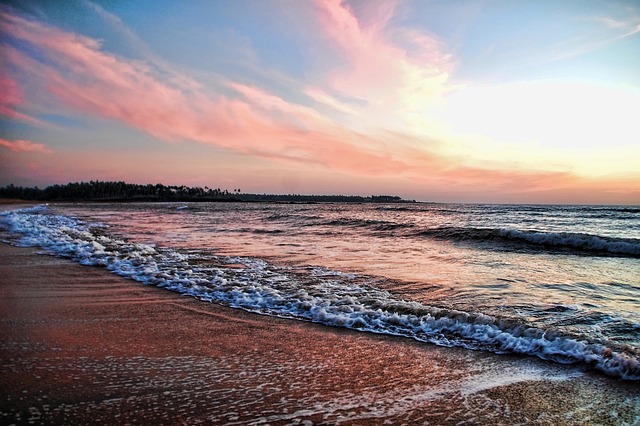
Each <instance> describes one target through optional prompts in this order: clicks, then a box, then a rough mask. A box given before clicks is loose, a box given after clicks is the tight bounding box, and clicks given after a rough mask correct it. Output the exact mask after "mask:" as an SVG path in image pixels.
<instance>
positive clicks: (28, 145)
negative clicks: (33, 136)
mask: <svg viewBox="0 0 640 426" xmlns="http://www.w3.org/2000/svg"><path fill="white" fill-rule="evenodd" d="M0 146H3V147H5V148H9V149H10V150H11V151H14V152H39V153H41V154H52V153H53V151H52V150H51V149H50V148H49V147H47V146H46V145H44V144H41V143H36V142H31V141H28V140H22V139H18V140H14V141H10V140H7V139H2V138H0Z"/></svg>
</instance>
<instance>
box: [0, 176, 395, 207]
mask: <svg viewBox="0 0 640 426" xmlns="http://www.w3.org/2000/svg"><path fill="white" fill-rule="evenodd" d="M0 198H13V199H21V200H31V201H114V202H115V201H249V202H260V201H262V202H267V201H270V202H301V203H309V202H360V203H367V202H369V203H371V202H374V203H398V202H405V201H404V200H403V199H402V198H400V197H397V196H392V195H372V196H370V197H362V196H359V195H300V194H286V195H284V194H244V193H242V192H241V190H240V189H233V190H232V191H231V192H229V191H228V190H223V189H220V188H209V187H207V186H205V187H204V188H202V187H199V186H194V187H189V186H184V185H181V186H175V185H163V184H161V183H157V184H155V185H154V184H146V185H140V184H132V183H126V182H122V181H117V182H115V181H113V182H111V181H107V182H103V181H97V180H96V181H93V180H92V181H90V182H73V183H67V184H66V185H51V186H47V187H46V188H44V189H40V188H38V187H37V186H36V187H22V186H14V185H13V184H10V185H7V186H5V187H2V188H0Z"/></svg>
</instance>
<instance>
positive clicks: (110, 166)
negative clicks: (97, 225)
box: [0, 0, 640, 205]
mask: <svg viewBox="0 0 640 426" xmlns="http://www.w3.org/2000/svg"><path fill="white" fill-rule="evenodd" d="M0 89H1V90H0V186H4V185H8V184H11V183H13V184H15V185H20V186H35V185H37V186H39V187H44V186H47V185H51V184H64V183H67V182H76V181H89V180H124V181H126V182H130V183H143V184H144V183H163V184H166V185H188V186H203V187H204V186H209V187H211V188H222V189H228V190H229V191H231V190H232V189H241V190H242V192H246V193H286V194H291V193H295V194H345V195H372V194H375V195H378V194H389V195H398V196H401V197H403V198H407V199H415V200H420V201H437V202H496V203H584V204H634V205H637V204H640V3H638V2H637V1H635V0H629V1H622V0H621V1H614V0H606V1H597V0H563V1H555V0H531V1H529V0H516V1H513V0H484V1H483V0H468V1H466V0H405V1H401V0H397V1H388V0H387V1H376V0H366V1H365V0H360V1H339V0H300V1H298V0H250V1H249V0H191V1H189V2H181V1H161V0H138V1H133V2H132V1H125V0H110V1H89V0H76V1H74V0H69V1H55V2H51V1H44V0H41V1H33V0H20V1H4V2H2V4H0Z"/></svg>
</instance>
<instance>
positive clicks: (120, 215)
mask: <svg viewBox="0 0 640 426" xmlns="http://www.w3.org/2000/svg"><path fill="white" fill-rule="evenodd" d="M0 227H1V231H2V232H1V235H0V238H2V240H3V241H5V242H8V243H10V244H14V245H18V246H26V247H41V248H42V250H43V251H44V252H46V253H49V254H54V255H56V256H62V257H65V258H70V259H72V260H74V261H76V262H79V263H81V264H83V265H87V266H99V267H104V268H106V269H108V270H109V271H111V272H113V273H115V274H118V275H120V276H123V277H126V278H129V279H131V280H134V281H138V282H140V283H143V284H146V285H153V286H157V287H161V288H165V289H167V290H170V291H173V292H176V293H179V294H182V295H189V296H193V297H195V298H197V299H199V300H201V301H202V303H211V302H212V303H218V304H222V305H226V306H229V307H232V308H237V309H243V310H246V311H250V312H256V313H259V314H263V315H270V316H277V317H283V318H289V319H292V320H299V321H311V322H315V323H320V324H325V325H327V326H333V327H344V328H349V329H355V330H359V331H362V332H369V333H380V334H388V335H395V336H403V337H406V338H409V339H414V340H417V341H420V342H424V343H425V344H435V345H439V346H445V347H458V348H465V349H468V350H474V351H488V352H492V353H496V354H518V355H521V356H525V357H537V358H541V359H544V360H548V361H550V362H555V363H562V364H572V365H575V368H576V369H577V370H594V371H597V372H598V373H601V374H605V375H608V376H611V377H612V378H613V379H622V380H640V207H628V206H545V205H485V204H431V203H397V204H395V203H394V204H375V203H371V204H351V203H326V204H325V203H322V204H270V203H186V204H175V203H119V204H109V203H95V204H91V203H89V204H52V205H39V206H35V207H30V208H25V209H19V210H11V211H6V212H3V213H1V214H0Z"/></svg>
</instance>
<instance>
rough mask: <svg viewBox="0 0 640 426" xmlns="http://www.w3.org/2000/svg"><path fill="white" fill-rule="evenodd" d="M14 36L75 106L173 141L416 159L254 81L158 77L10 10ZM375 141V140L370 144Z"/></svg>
mask: <svg viewBox="0 0 640 426" xmlns="http://www.w3.org/2000/svg"><path fill="white" fill-rule="evenodd" d="M4 19H5V20H6V21H8V25H6V26H5V28H6V30H8V31H9V32H10V33H11V34H12V36H13V37H15V38H20V39H22V40H25V41H28V42H29V43H31V44H32V45H33V46H34V47H36V48H38V49H40V52H41V54H43V55H45V56H46V58H47V61H46V62H45V61H43V62H38V61H36V60H35V59H33V58H31V57H28V56H26V55H25V54H23V53H21V52H18V51H16V50H11V49H9V48H6V47H4V48H3V50H4V56H5V57H6V58H8V59H9V60H10V61H11V62H12V63H13V64H14V65H15V66H18V67H21V68H23V69H24V70H25V72H30V73H34V74H36V75H37V77H38V78H40V79H41V80H42V81H43V82H44V84H45V85H46V87H47V88H48V90H49V91H50V92H51V93H53V94H54V95H56V96H57V97H58V98H59V99H61V100H63V101H64V102H65V103H66V104H67V105H68V106H71V107H73V108H75V109H77V110H79V111H82V112H85V113H87V112H88V113H92V114H94V115H96V116H98V117H104V118H110V119H115V120H118V121H121V122H124V123H126V124H128V125H130V126H132V127H135V128H137V129H140V130H142V131H145V132H147V133H150V134H152V135H153V136H155V137H158V138H160V139H163V140H167V141H180V140H193V141H198V142H202V143H207V144H213V145H216V146H219V147H222V148H226V149H229V150H234V151H237V152H241V153H245V154H251V155H259V156H263V157H267V158H280V159H287V160H298V161H299V160H302V161H305V162H311V163H316V164H318V165H322V166H325V167H329V168H337V169H349V171H351V172H354V173H365V174H367V173H376V174H377V173H397V172H398V171H400V170H406V169H408V168H410V167H411V166H410V165H408V164H405V162H404V161H403V160H401V159H397V158H391V156H390V155H389V154H388V153H387V152H376V151H375V147H376V146H379V145H380V144H379V143H377V142H376V141H374V140H373V139H371V140H366V139H367V137H365V136H363V135H359V134H357V133H354V132H350V131H348V130H347V129H343V128H340V127H339V126H336V125H334V124H332V123H331V122H330V121H329V120H327V119H326V118H324V117H323V116H321V115H320V114H318V113H316V112H315V111H314V110H312V109H310V108H308V107H304V106H302V105H298V104H294V103H290V102H287V101H285V100H284V99H282V98H280V97H278V96H275V95H272V94H270V93H267V92H265V91H264V90H261V89H259V88H256V87H250V86H247V85H242V84H238V83H229V87H231V88H232V89H234V90H235V91H236V92H237V93H238V94H239V95H241V97H240V98H239V99H231V98H228V97H224V96H216V95H211V94H207V93H205V92H203V91H194V90H193V87H192V86H191V87H189V88H183V87H180V86H179V85H175V84H174V85H170V84H169V83H167V82H164V81H162V80H160V79H159V78H157V77H156V76H155V75H154V73H153V69H151V68H150V67H149V66H147V65H146V64H142V63H137V62H134V61H127V60H125V59H124V58H120V57H117V56H115V55H110V54H107V53H105V52H103V51H101V50H100V45H99V43H98V42H96V41H95V40H92V39H89V38H86V37H82V36H77V35H75V34H70V33H67V32H64V31H62V30H58V29H55V28H52V27H48V26H45V25H42V24H38V23H35V22H31V21H27V20H25V19H23V18H20V17H17V16H12V15H8V16H7V15H6V14H5V15H4ZM369 142H370V143H369Z"/></svg>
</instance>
